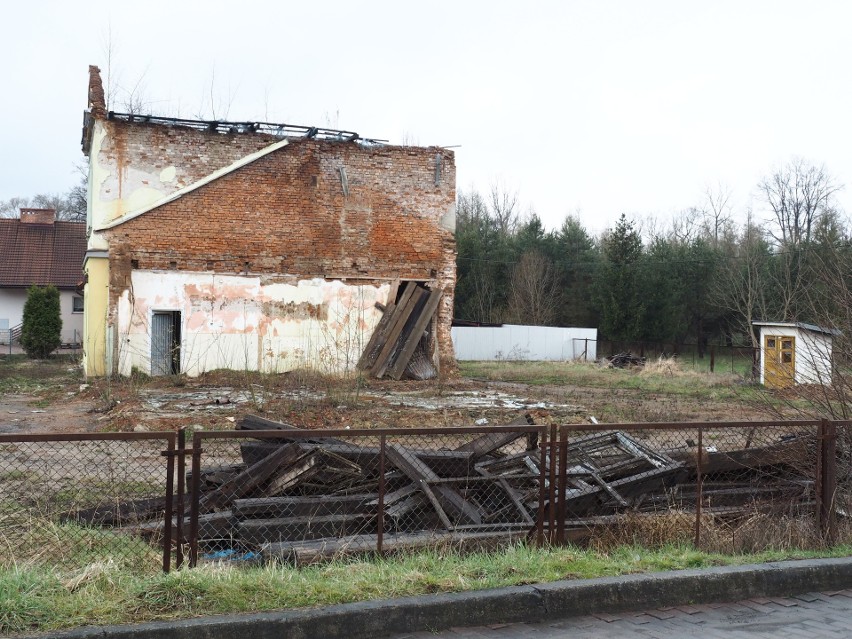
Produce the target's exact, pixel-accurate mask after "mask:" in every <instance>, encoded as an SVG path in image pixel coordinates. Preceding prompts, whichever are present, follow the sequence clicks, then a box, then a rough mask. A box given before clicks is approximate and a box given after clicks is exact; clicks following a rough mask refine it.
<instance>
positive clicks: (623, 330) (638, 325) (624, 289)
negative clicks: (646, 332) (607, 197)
mask: <svg viewBox="0 0 852 639" xmlns="http://www.w3.org/2000/svg"><path fill="white" fill-rule="evenodd" d="M641 259H642V239H641V238H640V237H639V233H638V232H637V231H636V229H634V228H633V221H632V220H628V219H627V216H626V215H624V214H623V213H622V214H621V217H620V218H619V220H618V222H617V223H616V225H615V228H614V229H612V230H611V231H610V232H609V234H608V235H607V236H606V237H605V238H604V240H603V264H602V267H601V268H600V270H599V276H598V278H597V280H598V281H597V283H596V286H595V293H596V297H597V302H598V306H599V308H600V311H601V323H600V330H601V332H602V333H603V334H604V335H605V336H606V337H608V338H609V339H613V340H625V341H631V340H636V339H639V338H641V337H642V330H643V322H644V318H645V306H644V303H643V300H642V296H641V293H640V291H639V287H638V286H637V284H638V269H637V267H638V266H639V264H640V260H641Z"/></svg>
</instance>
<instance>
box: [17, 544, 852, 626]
mask: <svg viewBox="0 0 852 639" xmlns="http://www.w3.org/2000/svg"><path fill="white" fill-rule="evenodd" d="M850 551H852V547H848V546H844V547H838V548H834V549H832V550H830V551H820V552H806V551H795V552H790V551H787V552H781V551H768V552H762V553H757V554H748V555H737V556H729V555H716V554H711V553H704V552H699V551H696V550H694V549H692V548H690V547H687V546H666V547H663V548H660V549H658V550H647V549H644V548H639V547H633V546H623V547H618V548H615V549H613V550H611V551H608V552H602V551H591V550H582V549H579V548H575V547H563V548H545V549H538V548H533V547H529V546H525V545H517V546H513V547H511V548H508V549H503V550H500V551H493V552H481V553H473V554H467V555H460V554H458V553H456V552H454V551H453V550H451V549H445V550H433V551H424V552H418V553H416V554H412V555H408V556H404V557H398V558H386V559H382V558H372V559H369V560H339V561H334V562H332V563H329V564H324V565H319V566H311V567H307V568H302V569H296V568H293V567H291V566H287V565H270V566H264V567H254V568H244V567H239V568H238V567H233V566H227V565H207V566H203V567H200V568H197V569H194V570H182V571H176V572H173V573H171V574H168V575H164V574H161V573H159V572H157V570H156V568H155V567H153V566H151V565H149V566H148V567H147V569H141V568H139V567H136V568H130V567H128V566H127V565H126V564H122V563H121V562H118V561H115V560H114V559H113V558H110V557H107V558H102V559H100V560H98V561H96V562H93V563H91V564H88V565H86V566H84V567H83V568H80V569H78V570H69V571H63V570H60V569H57V568H44V567H11V568H6V569H5V570H2V571H0V634H15V633H24V632H32V631H46V630H55V629H59V628H67V627H73V626H79V625H83V624H96V625H102V624H109V623H125V622H140V621H146V620H156V619H174V618H182V617H192V616H198V615H209V614H224V613H240V612H257V611H270V610H283V609H292V608H303V607H309V606H319V605H330V604H338V603H346V602H352V601H362V600H368V599H380V598H389V597H401V596H409V595H420V594H428V593H438V592H459V591H464V590H474V589H486V588H498V587H501V586H510V585H519V584H528V583H537V582H548V581H555V580H559V579H585V578H592V577H602V576H610V575H621V574H633V573H644V572H654V571H661V570H680V569H686V568H704V567H709V566H719V565H731V564H744V563H756V562H764V561H777V560H783V559H798V558H813V557H827V556H846V555H848V554H849V553H850Z"/></svg>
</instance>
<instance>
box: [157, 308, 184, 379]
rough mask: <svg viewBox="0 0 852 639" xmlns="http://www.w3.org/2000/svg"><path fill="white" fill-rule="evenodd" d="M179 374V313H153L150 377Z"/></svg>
mask: <svg viewBox="0 0 852 639" xmlns="http://www.w3.org/2000/svg"><path fill="white" fill-rule="evenodd" d="M178 373H180V311H154V314H153V316H152V317H151V375H177V374H178Z"/></svg>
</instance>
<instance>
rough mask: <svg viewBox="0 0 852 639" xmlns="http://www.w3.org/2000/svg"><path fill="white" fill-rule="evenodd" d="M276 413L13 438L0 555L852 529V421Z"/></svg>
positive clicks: (51, 559) (817, 540)
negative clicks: (356, 420) (416, 421)
mask: <svg viewBox="0 0 852 639" xmlns="http://www.w3.org/2000/svg"><path fill="white" fill-rule="evenodd" d="M258 420H259V418H255V423H254V425H253V426H252V425H251V424H249V425H248V426H246V425H245V423H243V424H242V425H241V426H242V428H243V429H242V430H236V431H220V432H204V431H201V432H197V433H195V435H194V438H193V441H192V442H188V444H190V445H189V446H187V450H186V452H187V455H186V456H184V455H183V454H182V451H183V448H184V445H183V433H177V434H176V433H164V434H154V433H138V434H135V433H129V434H112V435H91V434H89V435H29V436H13V435H2V436H0V543H2V545H3V546H4V548H5V551H4V552H3V553H2V554H0V557H2V559H0V562H2V564H1V565H2V566H3V567H5V568H9V567H13V566H15V565H43V566H52V567H59V568H68V569H78V568H84V567H85V566H87V565H89V564H91V563H94V562H98V561H104V560H105V559H112V560H115V561H118V562H121V563H123V564H127V565H133V566H134V567H144V566H147V567H149V568H150V567H152V566H153V567H156V566H158V565H160V564H162V567H163V569H165V570H168V569H169V567H170V566H174V565H180V564H181V562H182V559H183V556H184V554H186V553H188V554H189V558H190V563H191V565H195V564H197V563H199V562H202V563H203V562H207V561H219V560H223V559H225V560H230V561H235V562H244V564H245V565H249V564H254V563H258V562H266V561H286V562H293V563H296V564H297V565H304V564H309V563H313V562H316V561H322V560H327V559H329V558H334V557H339V556H348V555H354V554H360V553H376V552H378V553H383V554H393V553H405V552H410V551H413V550H416V549H419V548H424V547H434V546H450V547H455V548H458V549H459V550H469V549H479V548H483V547H488V548H490V547H494V546H499V545H503V544H506V543H508V542H511V541H513V540H526V541H529V542H535V543H541V542H545V541H550V542H556V543H580V544H590V545H592V546H614V545H619V544H640V545H644V546H651V547H653V546H660V545H663V544H668V543H685V544H690V543H691V544H695V545H697V546H699V547H700V548H702V549H704V550H712V551H721V552H748V551H757V550H762V549H765V548H781V549H783V548H814V547H821V546H824V545H825V544H827V543H830V542H832V541H833V540H835V539H838V538H839V539H840V540H841V541H849V539H852V527H850V526H849V525H848V523H847V519H848V513H849V512H850V508H852V431H850V427H849V424H848V423H847V422H826V421H821V422H820V421H795V422H793V421H784V422H759V423H751V422H746V423H739V424H731V423H721V424H713V423H705V424H612V425H598V426H591V425H565V426H560V427H556V426H551V427H548V426H534V425H530V424H528V423H527V422H526V420H519V421H518V422H517V423H516V424H515V425H512V426H505V427H484V428H443V429H379V430H362V431H350V430H323V431H303V430H291V429H287V428H281V429H276V430H271V429H270V426H269V424H270V422H268V421H267V420H259V421H258ZM273 424H274V423H273ZM280 426H282V427H285V426H286V425H283V424H282V425H280ZM164 453H165V454H164ZM170 453H174V454H170ZM172 542H175V543H172Z"/></svg>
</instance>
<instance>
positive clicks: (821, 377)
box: [752, 321, 840, 388]
mask: <svg viewBox="0 0 852 639" xmlns="http://www.w3.org/2000/svg"><path fill="white" fill-rule="evenodd" d="M752 324H753V325H754V326H756V327H757V328H758V329H760V383H761V384H763V385H764V386H768V387H770V388H786V387H788V386H792V385H794V384H830V383H831V345H832V338H833V337H834V336H835V335H840V331H838V330H836V329H833V328H824V327H822V326H817V325H815V324H805V323H803V322H762V321H755V322H752Z"/></svg>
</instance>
